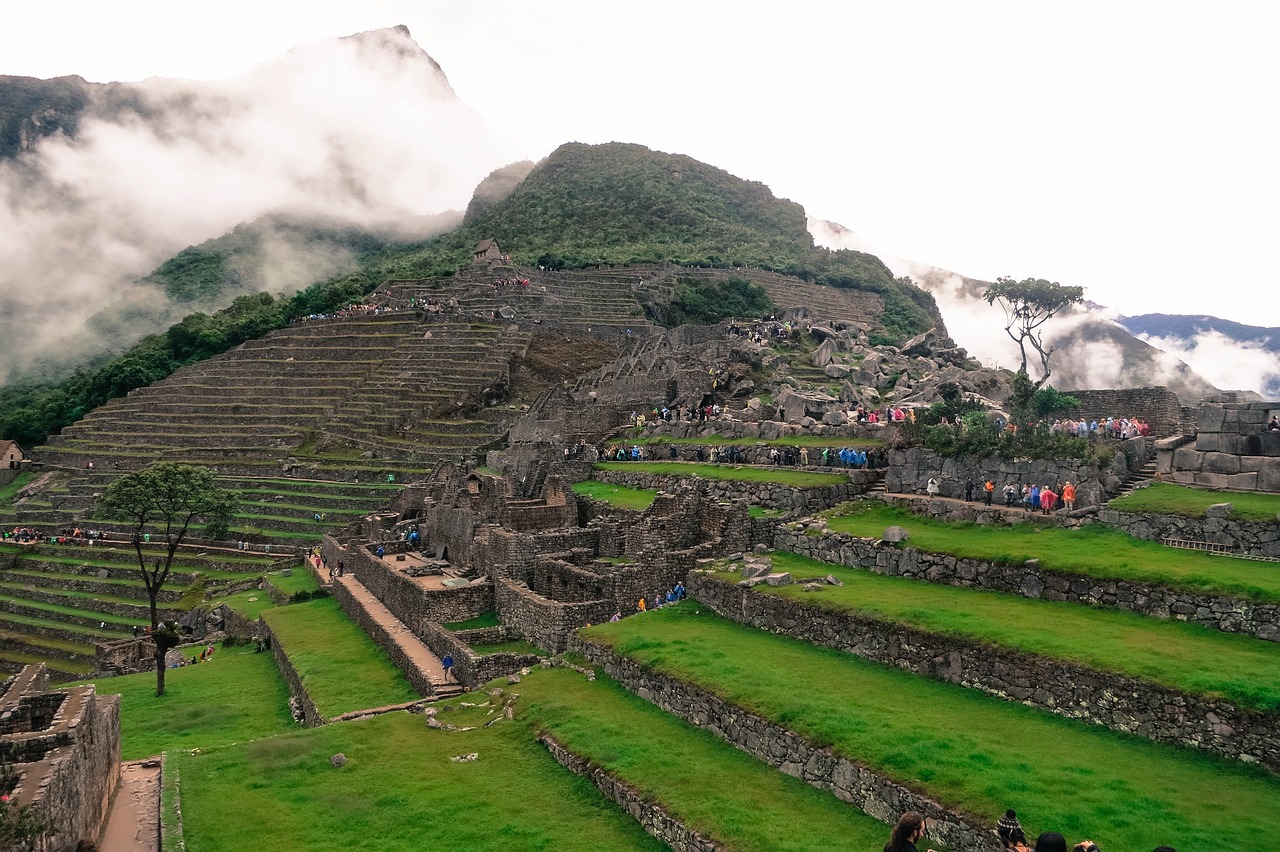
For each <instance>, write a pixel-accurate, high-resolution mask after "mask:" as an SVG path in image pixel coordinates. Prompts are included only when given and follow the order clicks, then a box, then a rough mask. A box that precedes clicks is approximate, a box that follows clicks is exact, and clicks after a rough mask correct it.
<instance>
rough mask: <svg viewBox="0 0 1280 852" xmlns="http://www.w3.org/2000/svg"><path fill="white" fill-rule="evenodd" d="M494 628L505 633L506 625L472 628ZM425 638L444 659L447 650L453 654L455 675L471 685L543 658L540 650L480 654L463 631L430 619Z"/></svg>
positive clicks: (473, 631) (447, 652)
mask: <svg viewBox="0 0 1280 852" xmlns="http://www.w3.org/2000/svg"><path fill="white" fill-rule="evenodd" d="M494 630H498V631H501V632H502V633H503V634H504V635H505V633H506V629H505V628H488V629H486V630H469V631H466V632H467V633H468V634H472V633H491V632H493V631H494ZM422 641H423V642H424V643H425V644H426V646H427V647H428V648H430V649H431V653H433V654H435V655H436V656H437V657H439V658H440V659H442V660H443V659H444V655H445V654H452V655H453V676H454V678H456V679H457V681H458V683H460V684H462V685H463V686H465V687H467V688H468V689H475V688H477V687H479V686H480V685H481V684H485V683H488V682H489V681H491V680H493V679H494V678H496V677H503V676H504V675H509V674H514V673H515V672H518V671H520V669H522V668H524V667H525V666H532V665H535V664H536V663H538V662H539V661H540V660H541V657H539V656H537V655H536V654H511V653H505V652H504V653H501V654H483V655H482V654H477V653H476V652H475V651H473V650H471V647H470V646H469V645H468V644H467V643H466V642H465V641H464V640H463V639H462V634H461V633H453V632H450V631H448V630H445V629H444V628H443V627H441V626H440V625H439V624H435V623H427V624H426V625H424V626H423V631H422Z"/></svg>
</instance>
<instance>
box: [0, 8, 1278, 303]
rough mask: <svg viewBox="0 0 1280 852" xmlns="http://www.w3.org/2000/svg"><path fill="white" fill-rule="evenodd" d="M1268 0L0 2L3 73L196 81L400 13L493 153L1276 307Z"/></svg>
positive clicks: (904, 251)
mask: <svg viewBox="0 0 1280 852" xmlns="http://www.w3.org/2000/svg"><path fill="white" fill-rule="evenodd" d="M15 6H17V8H15ZM1277 18H1280V11H1273V10H1272V8H1271V4H1268V3H1261V2H1238V3H1233V2H1226V3H1215V4H1212V5H1208V4H1192V3H1187V2H1128V3H1113V2H1077V3H1073V4H1065V5H1064V4H1054V5H1052V6H1051V5H1048V4H1040V3H1026V2H1009V3H993V2H975V3H956V2H934V3H922V2H916V3H906V2H902V3H888V2H883V0H877V2H863V0H842V2H791V3H776V2H771V3H763V2H749V0H748V2H741V0H739V2H733V3H729V2H718V1H717V2H696V0H683V2H669V0H649V2H646V3H643V4H624V3H614V2H586V0H543V2H536V3H534V2H528V0H524V2H497V0H479V1H477V0H465V2H462V1H461V0H449V2H441V1H440V0H420V2H410V0H362V2H359V3H355V2H350V0H345V2H336V0H306V2H301V0H254V2H247V0H220V2H209V0H206V2H200V3H197V2H183V1H182V0H159V2H156V0H117V2H113V3H104V2H101V0H43V2H40V3H23V4H21V5H20V6H18V4H15V3H5V4H3V5H2V6H0V74H19V75H28V76H36V77H52V76H58V75H63V74H80V75H81V76H83V77H85V78H86V79H89V80H94V81H109V80H140V79H143V78H145V77H148V76H170V77H186V78H193V79H216V78H222V77H228V76H232V75H234V74H237V73H239V72H241V71H243V70H245V69H247V68H248V67H249V66H250V65H252V64H254V63H257V62H263V61H266V60H268V59H271V58H273V57H275V56H277V55H279V54H281V53H283V52H284V51H286V50H287V49H289V48H290V47H292V46H294V45H295V44H297V43H299V42H303V41H309V40H314V39H321V38H327V37H331V36H339V35H348V34H351V33H354V32H359V31H362V30H368V29H376V28H379V27H384V26H392V25H395V24H406V25H408V26H409V28H410V30H411V31H412V33H413V36H414V38H415V39H416V40H417V41H418V43H419V44H421V45H422V46H423V47H424V48H425V49H426V50H427V51H428V52H429V53H430V54H431V55H432V56H433V57H434V58H435V59H436V60H437V61H438V62H439V63H440V64H441V66H442V67H443V68H444V70H445V73H446V74H447V75H448V77H449V79H450V81H451V83H452V84H453V87H454V89H455V90H456V91H457V92H458V94H459V96H460V97H461V98H462V99H463V100H464V101H466V102H467V103H468V104H469V105H470V106H471V107H472V108H474V109H475V110H476V111H477V112H478V113H479V114H480V115H481V116H482V117H483V118H484V119H485V121H486V123H487V124H488V125H489V126H490V127H491V128H492V130H493V132H494V133H495V134H499V135H500V137H501V138H502V139H503V140H504V146H505V150H506V151H507V152H509V153H510V159H518V158H530V159H538V158H540V157H542V156H544V155H546V154H547V153H549V152H550V151H551V150H552V149H553V148H554V147H555V146H556V145H558V144H560V143H561V142H565V141H571V140H575V141H581V142H607V141H615V140H616V141H626V142H638V143H641V144H644V145H648V146H650V147H652V148H656V149H659V150H664V151H672V152H677V153H683V154H688V155H690V156H692V157H695V158H697V159H700V160H703V161H706V162H709V163H711V164H713V165H716V166H719V167H721V168H724V169H727V170H728V171H730V172H733V173H734V174H737V175H739V176H741V177H744V178H749V179H752V180H759V181H763V182H764V183H766V184H768V185H769V186H770V187H771V188H772V189H773V191H774V193H775V194H777V195H779V196H782V197H786V198H790V199H792V200H794V201H797V202H799V203H800V204H802V205H804V207H805V208H806V209H807V210H808V212H809V213H810V215H813V216H816V217H819V218H825V219H831V220H833V221H836V222H839V223H841V224H843V225H845V226H847V227H849V228H852V229H853V230H855V231H856V232H858V233H859V234H860V235H861V236H862V237H863V238H864V239H866V240H867V241H869V242H870V243H872V244H874V245H878V246H882V247H883V248H884V250H885V251H888V252H892V253H894V254H897V255H900V256H902V257H907V258H911V259H914V260H919V261H923V262H927V263H931V264H934V265H937V266H941V267H944V268H948V269H952V270H955V271H957V272H960V273H963V274H966V275H970V276H973V277H977V278H986V279H993V278H995V277H996V276H999V275H1012V276H1014V277H1017V278H1023V277H1028V276H1035V277H1042V278H1049V279H1052V280H1056V281H1059V282H1060V283H1063V284H1072V285H1082V286H1084V287H1085V288H1086V290H1087V292H1086V295H1087V296H1088V297H1089V298H1091V299H1093V300H1095V301H1098V302H1101V303H1103V304H1107V305H1110V306H1112V307H1115V308H1117V309H1119V310H1120V311H1122V312H1124V313H1127V314H1140V313H1148V312H1157V311H1159V312H1165V313H1209V314H1215V315H1217V316H1221V317H1225V318H1229V319H1234V320H1236V321H1239V322H1244V323H1248V324H1252V325H1266V326H1280V293H1278V292H1277V291H1278V290H1280V274H1278V273H1277V271H1276V264H1275V262H1274V259H1273V257H1272V254H1273V252H1274V247H1275V245H1276V234H1277V233H1280V214H1278V213H1277V204H1278V203H1280V166H1278V165H1277V152H1280V119H1278V117H1277V101H1278V98H1277V91H1276V90H1277V83H1278V82H1280V50H1277V49H1276V47H1275V44H1274V34H1275V32H1276V27H1275V24H1276V22H1277ZM493 165H494V167H497V166H499V165H502V163H499V162H495V163H494V164H493ZM465 203H466V199H465V198H462V199H459V201H458V204H457V206H458V207H461V206H463V205H465ZM211 236H212V235H211Z"/></svg>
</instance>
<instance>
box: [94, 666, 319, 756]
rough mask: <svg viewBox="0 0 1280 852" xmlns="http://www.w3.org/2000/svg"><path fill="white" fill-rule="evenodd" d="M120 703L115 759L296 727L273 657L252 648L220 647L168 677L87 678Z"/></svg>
mask: <svg viewBox="0 0 1280 852" xmlns="http://www.w3.org/2000/svg"><path fill="white" fill-rule="evenodd" d="M88 682H89V683H93V684H94V685H95V686H97V689H98V692H100V693H102V694H104V695H113V694H118V695H120V696H121V698H120V756H121V758H122V759H124V760H136V759H138V758H141V757H147V756H149V755H153V754H159V753H160V752H162V751H173V750H176V749H192V748H199V749H210V748H217V747H219V746H225V745H230V744H231V743H242V742H248V741H249V740H255V739H259V738H261V737H270V736H274V735H276V734H279V733H282V732H284V731H290V730H294V729H296V728H297V727H298V725H297V723H296V722H294V721H293V717H292V716H290V715H289V690H288V689H287V688H286V687H285V685H284V681H283V680H282V679H281V678H280V673H279V671H277V670H276V664H275V660H274V659H272V656H271V654H270V653H262V654H258V653H254V651H253V647H252V646H235V647H219V648H218V650H217V651H215V652H214V655H213V658H212V659H211V660H210V661H209V662H207V663H201V664H199V665H195V666H183V667H182V668H180V669H169V670H168V671H166V672H165V678H164V682H165V692H164V695H162V696H161V697H159V698H157V697H156V673H155V672H154V671H150V672H142V673H141V674H135V675H124V676H122V677H111V678H103V679H101V680H96V681H88Z"/></svg>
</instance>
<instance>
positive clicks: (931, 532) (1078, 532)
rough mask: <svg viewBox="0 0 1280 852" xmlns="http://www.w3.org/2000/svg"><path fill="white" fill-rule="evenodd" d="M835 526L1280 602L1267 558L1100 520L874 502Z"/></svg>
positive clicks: (921, 544)
mask: <svg viewBox="0 0 1280 852" xmlns="http://www.w3.org/2000/svg"><path fill="white" fill-rule="evenodd" d="M839 512H843V514H840V513H839ZM828 524H829V526H830V527H831V529H833V530H836V531H837V532H844V533H849V534H850V535H855V536H860V537H864V538H879V537H880V536H881V535H882V534H883V533H884V530H885V527H887V526H891V525H895V524H896V525H897V526H901V527H904V528H905V529H906V530H907V531H908V532H909V533H910V535H911V537H910V539H909V540H908V542H907V546H909V547H914V548H917V549H919V550H924V551H928V552H930V553H949V554H952V555H953V556H960V557H966V558H970V559H986V560H990V561H992V562H996V563H1000V564H1015V565H1016V564H1021V563H1023V562H1025V561H1026V560H1028V559H1039V560H1040V565H1041V567H1043V568H1047V569H1049V570H1051V571H1068V572H1073V573H1079V574H1085V575H1088V576H1091V577H1099V578H1106V579H1114V580H1131V581H1134V582H1139V583H1154V584H1157V585H1163V586H1170V587H1175V588H1184V589H1191V590H1194V591H1197V592H1211V593H1215V594H1223V595H1229V596H1233V597H1244V598H1248V599H1250V600H1255V601H1265V602H1269V603H1280V572H1277V571H1276V570H1275V568H1274V567H1272V566H1270V565H1268V564H1265V563H1257V562H1249V561H1245V560H1236V559H1223V558H1221V557H1215V556H1209V555H1207V554H1204V553H1198V552H1194V551H1184V550H1175V549H1172V548H1168V547H1165V546H1163V545H1161V544H1158V543H1156V542H1151V541H1142V540H1141V539H1136V538H1133V537H1132V536H1129V535H1127V534H1125V533H1123V532H1120V531H1118V530H1114V529H1111V528H1109V527H1104V526H1103V525H1101V524H1089V525H1087V526H1084V527H1081V528H1079V529H1075V530H1068V529H1062V528H1059V527H1047V526H1041V525H1039V524H1015V525H1014V526H1011V527H993V526H978V525H977V524H972V523H953V522H947V521H935V520H931V519H927V518H922V517H920V516H919V515H914V514H912V513H910V512H908V511H906V510H903V509H895V508H893V507H890V506H885V505H883V504H881V503H878V502H873V501H864V502H859V503H854V504H848V505H847V506H846V507H844V508H842V509H840V510H838V512H837V513H832V514H831V515H830V516H829V517H828Z"/></svg>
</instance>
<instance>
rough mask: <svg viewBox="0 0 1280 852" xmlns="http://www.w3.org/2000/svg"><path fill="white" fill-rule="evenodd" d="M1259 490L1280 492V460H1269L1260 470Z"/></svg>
mask: <svg viewBox="0 0 1280 852" xmlns="http://www.w3.org/2000/svg"><path fill="white" fill-rule="evenodd" d="M1258 490H1259V491H1276V492H1280V458H1274V459H1271V458H1269V459H1267V460H1266V461H1264V462H1263V463H1262V466H1261V467H1259V468H1258Z"/></svg>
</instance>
